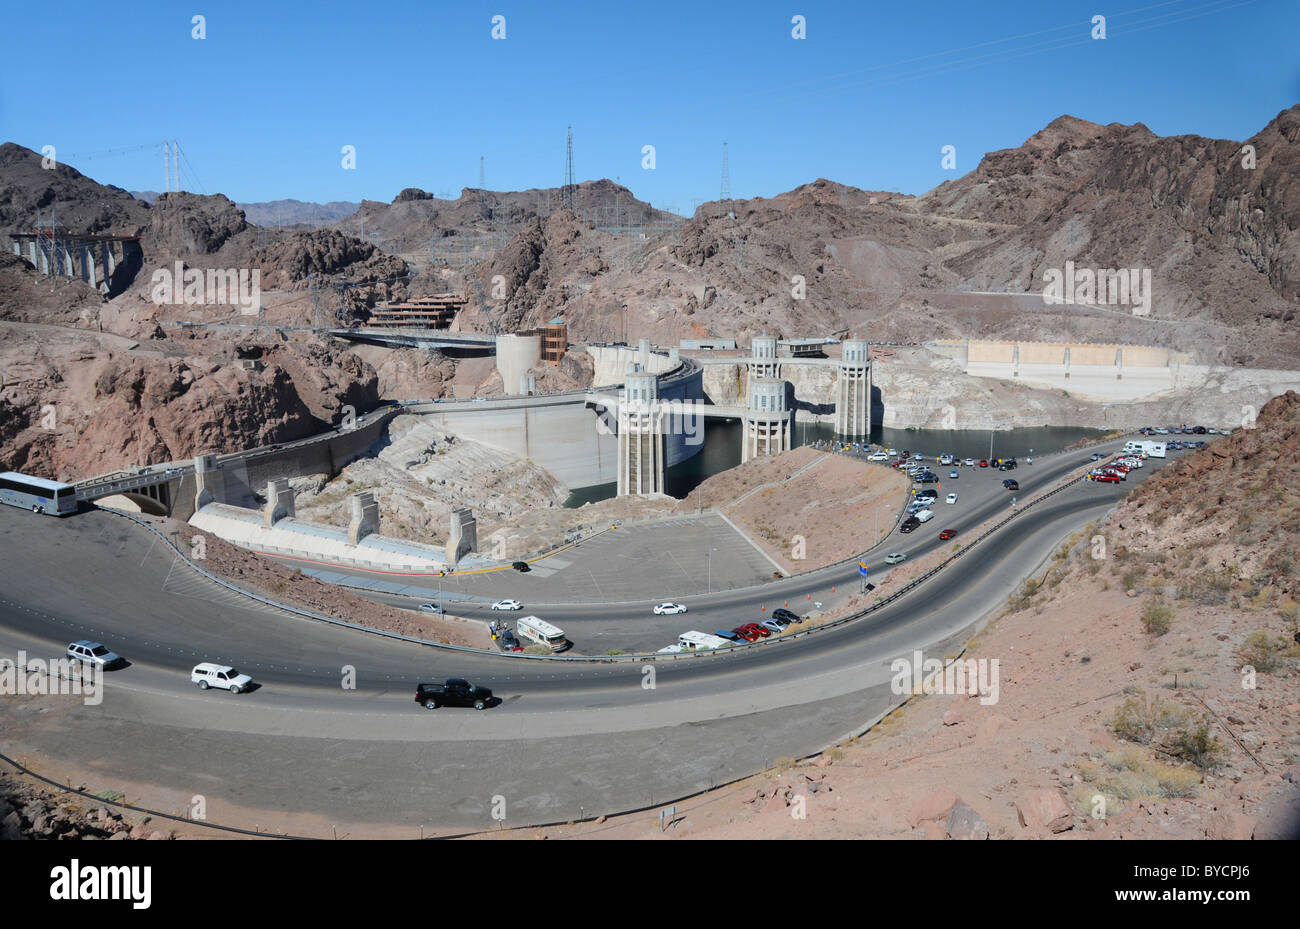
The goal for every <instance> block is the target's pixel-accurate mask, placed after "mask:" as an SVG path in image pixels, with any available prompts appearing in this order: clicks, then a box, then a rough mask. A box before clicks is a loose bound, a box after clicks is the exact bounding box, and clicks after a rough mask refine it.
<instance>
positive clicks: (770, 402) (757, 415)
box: [740, 378, 794, 462]
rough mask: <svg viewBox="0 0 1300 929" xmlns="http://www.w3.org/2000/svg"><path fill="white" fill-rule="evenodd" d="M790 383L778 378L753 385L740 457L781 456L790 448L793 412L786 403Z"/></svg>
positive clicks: (751, 385) (744, 458) (766, 379)
mask: <svg viewBox="0 0 1300 929" xmlns="http://www.w3.org/2000/svg"><path fill="white" fill-rule="evenodd" d="M788 390H789V384H788V383H787V382H786V381H783V380H780V379H778V378H759V379H758V380H754V381H751V382H750V385H749V411H748V412H747V413H746V414H745V419H744V438H743V440H742V443H743V444H742V446H741V454H740V460H741V461H742V462H746V461H749V459H751V458H757V457H759V456H760V455H779V454H781V453H782V452H784V451H788V450H789V449H790V433H791V423H792V421H793V418H794V417H793V415H792V414H791V412H790V410H789V409H788V408H787V406H786V394H787V392H788Z"/></svg>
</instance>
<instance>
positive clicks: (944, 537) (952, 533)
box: [939, 529, 957, 542]
mask: <svg viewBox="0 0 1300 929" xmlns="http://www.w3.org/2000/svg"><path fill="white" fill-rule="evenodd" d="M956 535H957V530H956V529H945V530H943V532H941V533H939V541H940V542H947V541H948V540H949V539H952V538H955V537H956Z"/></svg>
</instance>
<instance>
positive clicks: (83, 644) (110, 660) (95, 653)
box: [67, 639, 122, 668]
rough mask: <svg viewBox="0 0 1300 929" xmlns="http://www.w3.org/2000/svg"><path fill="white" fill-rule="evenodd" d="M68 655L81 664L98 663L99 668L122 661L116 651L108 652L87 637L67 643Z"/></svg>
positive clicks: (112, 665)
mask: <svg viewBox="0 0 1300 929" xmlns="http://www.w3.org/2000/svg"><path fill="white" fill-rule="evenodd" d="M67 654H68V657H69V658H72V659H73V660H75V661H80V662H81V663H82V664H88V665H99V666H100V667H101V668H112V667H116V666H117V665H119V664H121V663H122V658H121V656H119V655H118V654H117V653H116V652H110V651H109V650H108V649H107V648H105V647H104V646H102V645H100V644H99V643H98V642H91V641H89V640H88V639H78V640H77V641H75V642H71V643H69V645H68V652H67Z"/></svg>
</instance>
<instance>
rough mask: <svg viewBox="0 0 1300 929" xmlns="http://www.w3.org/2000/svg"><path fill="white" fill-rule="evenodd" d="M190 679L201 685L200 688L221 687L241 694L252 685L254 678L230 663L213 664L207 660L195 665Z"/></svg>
mask: <svg viewBox="0 0 1300 929" xmlns="http://www.w3.org/2000/svg"><path fill="white" fill-rule="evenodd" d="M190 680H191V681H193V682H194V683H195V684H198V685H199V690H207V689H208V688H209V687H220V688H221V689H222V690H228V691H230V692H231V693H232V694H241V693H243V692H244V691H246V690H248V688H249V687H250V686H252V683H253V679H252V678H251V677H249V676H248V675H247V674H240V673H239V672H238V671H236V670H235V669H234V668H232V667H230V666H229V665H223V664H213V663H211V662H207V661H205V662H204V663H203V664H199V665H195V666H194V670H193V671H191V672H190Z"/></svg>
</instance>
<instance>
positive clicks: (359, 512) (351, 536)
mask: <svg viewBox="0 0 1300 929" xmlns="http://www.w3.org/2000/svg"><path fill="white" fill-rule="evenodd" d="M348 499H349V500H350V501H351V506H352V521H351V522H350V523H349V524H348V542H350V543H351V544H353V545H356V544H357V543H359V542H360V541H361V540H362V539H364V538H365V537H366V536H368V535H371V534H377V533H378V532H379V504H378V503H376V502H375V495H374V494H373V493H370V492H369V491H367V492H365V493H359V494H353V495H352V496H351V497H349V498H348Z"/></svg>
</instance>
